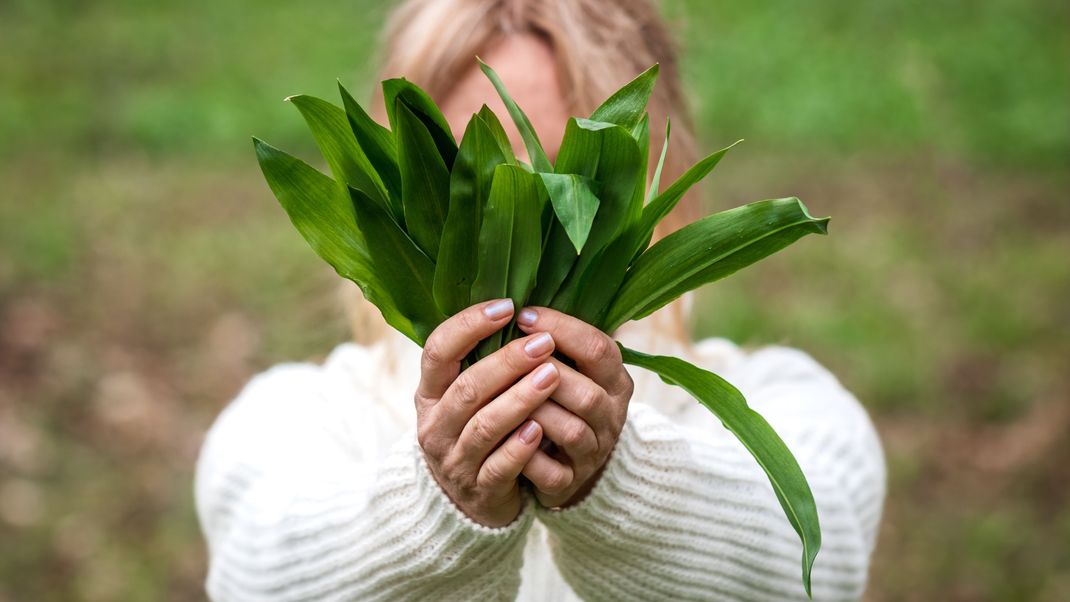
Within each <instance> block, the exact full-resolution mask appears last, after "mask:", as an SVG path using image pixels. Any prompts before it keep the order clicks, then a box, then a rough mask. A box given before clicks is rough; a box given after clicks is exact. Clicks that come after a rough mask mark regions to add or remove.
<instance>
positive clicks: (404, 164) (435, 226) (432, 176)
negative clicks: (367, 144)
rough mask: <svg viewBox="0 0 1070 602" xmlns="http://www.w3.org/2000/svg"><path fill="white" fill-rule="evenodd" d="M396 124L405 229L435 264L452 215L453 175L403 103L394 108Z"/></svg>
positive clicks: (427, 133)
mask: <svg viewBox="0 0 1070 602" xmlns="http://www.w3.org/2000/svg"><path fill="white" fill-rule="evenodd" d="M395 120H396V121H397V130H396V131H397V143H398V160H399V164H400V169H401V191H402V200H403V207H404V211H405V227H406V229H407V230H408V232H409V234H410V235H411V236H412V238H413V240H415V241H416V244H418V245H419V246H420V249H422V250H423V252H424V253H426V254H427V256H428V257H430V258H431V260H432V261H435V259H436V258H437V257H438V246H439V241H440V239H441V236H442V228H443V226H444V225H445V223H446V214H447V213H448V212H449V202H450V172H449V171H448V170H447V168H446V165H445V164H443V162H442V158H441V157H440V156H439V154H438V152H436V151H435V143H434V141H433V140H432V139H431V134H430V133H429V132H428V131H427V128H426V127H425V126H424V123H423V122H422V121H420V119H419V118H418V117H417V116H416V114H415V113H413V112H412V110H411V109H409V107H408V105H406V104H405V103H404V102H403V101H401V100H398V101H397V106H396V107H395Z"/></svg>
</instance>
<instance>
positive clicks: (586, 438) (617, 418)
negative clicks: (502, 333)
mask: <svg viewBox="0 0 1070 602" xmlns="http://www.w3.org/2000/svg"><path fill="white" fill-rule="evenodd" d="M517 324H518V325H519V327H520V329H521V330H522V331H524V332H525V333H528V334H531V333H535V332H548V333H550V334H551V336H553V339H554V341H555V342H556V343H557V351H558V352H560V353H561V354H563V355H565V356H566V357H568V358H569V359H571V360H572V361H573V362H575V364H576V367H575V368H571V367H569V366H567V365H565V364H563V363H561V362H560V361H558V360H556V359H554V360H551V361H552V362H553V363H554V364H555V365H556V366H557V369H558V373H559V374H560V377H561V380H560V384H559V385H558V388H557V390H556V391H555V392H554V395H553V398H552V401H547V402H545V403H543V404H542V405H541V406H539V408H538V409H536V410H535V412H534V413H533V414H532V415H531V418H533V419H534V420H535V421H537V422H538V423H539V424H540V425H542V427H543V432H544V439H549V440H550V441H553V442H554V444H555V445H556V446H557V448H558V450H559V451H560V452H562V453H563V455H564V456H565V457H561V455H558V454H555V456H556V457H555V456H552V455H550V454H548V453H546V451H545V450H542V449H540V450H539V451H537V452H536V453H535V456H534V457H532V459H531V460H529V461H528V463H527V465H526V466H525V467H524V471H523V474H524V476H526V477H527V478H528V480H529V481H531V483H532V485H533V486H534V487H535V495H536V497H537V498H538V500H539V503H540V504H542V505H543V506H546V507H550V508H554V507H567V506H571V505H572V504H575V503H577V502H579V501H580V500H582V499H583V498H584V497H586V496H587V494H588V493H589V492H590V491H591V489H592V488H593V487H594V484H595V483H596V482H597V481H598V477H599V476H600V475H601V474H602V468H603V467H604V466H605V463H606V460H607V459H608V458H609V454H610V452H612V451H613V446H614V445H616V443H617V437H619V436H620V432H621V430H622V429H623V428H624V421H625V419H626V418H627V415H628V402H629V400H630V399H631V397H632V390H633V383H632V379H631V377H630V376H629V375H628V372H627V371H626V370H625V369H624V363H623V361H622V360H621V355H620V349H618V348H617V344H616V343H615V342H614V341H613V339H611V338H610V337H609V336H608V335H606V334H605V333H603V332H602V331H600V330H598V329H597V328H595V327H594V326H591V325H590V324H587V323H586V322H583V321H582V320H579V319H577V318H573V317H572V316H568V315H566V314H563V313H561V312H559V311H555V310H552V309H549V308H546V307H527V308H524V309H522V310H521V311H520V313H519V314H518V315H517Z"/></svg>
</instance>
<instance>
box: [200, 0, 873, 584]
mask: <svg viewBox="0 0 1070 602" xmlns="http://www.w3.org/2000/svg"><path fill="white" fill-rule="evenodd" d="M669 42H670V40H669V37H668V35H667V33H666V30H665V27H664V25H663V24H662V23H661V22H660V21H659V19H658V18H657V15H656V13H655V12H654V10H653V9H652V7H651V6H650V5H649V4H648V2H647V1H646V0H628V1H620V0H552V1H547V0H413V1H410V2H407V3H405V4H404V5H402V6H401V7H400V8H399V9H397V11H396V13H395V15H394V17H393V19H392V21H391V25H390V27H389V28H388V36H387V44H386V48H387V58H388V60H387V62H386V66H385V68H384V76H396V75H404V76H406V77H408V78H409V79H412V80H414V81H416V83H418V84H420V85H421V86H423V87H424V88H425V89H427V90H428V92H429V93H430V94H431V95H432V97H434V98H435V99H436V101H437V102H439V104H440V105H441V106H442V107H443V111H444V113H445V114H446V116H447V118H448V120H449V121H450V124H451V126H452V127H453V128H454V130H455V131H458V132H459V131H461V130H462V128H463V125H464V123H465V122H466V121H467V118H468V116H469V115H470V114H471V113H472V112H474V111H475V110H478V108H479V106H480V105H481V104H482V103H484V102H486V103H488V104H490V105H491V108H493V109H495V111H496V112H497V113H498V114H499V115H503V116H504V115H505V112H504V110H503V108H502V107H501V105H500V103H499V102H497V100H496V96H495V95H494V93H493V90H492V88H490V86H489V84H487V83H486V82H485V80H484V79H483V77H482V75H480V74H479V73H478V71H477V69H476V68H475V64H474V61H473V57H474V56H475V55H476V54H479V55H480V56H482V57H483V58H484V59H486V60H487V62H488V63H490V64H491V65H492V66H494V67H495V68H496V70H497V71H498V72H499V73H500V74H501V76H502V78H503V79H504V80H505V82H506V85H507V86H508V87H509V88H510V90H511V91H512V92H513V93H514V96H515V97H516V98H517V99H518V102H519V103H520V104H521V105H522V106H523V107H524V108H525V109H526V110H527V111H528V113H529V116H530V117H531V119H532V121H533V122H534V125H535V127H536V129H537V131H539V132H540V135H541V136H542V138H543V142H544V144H545V146H546V147H547V151H548V152H549V153H550V155H551V156H553V155H554V154H555V152H556V148H557V146H558V145H559V144H560V140H561V134H562V127H563V124H564V123H565V121H566V118H567V117H568V116H569V115H585V114H588V113H589V112H590V111H591V109H592V108H593V106H594V105H595V104H596V103H597V102H598V101H599V100H601V99H602V98H605V97H606V96H608V94H609V93H611V92H612V91H613V90H614V89H615V88H616V87H618V86H619V85H620V84H622V83H624V82H625V81H627V80H628V79H630V78H631V77H632V76H634V75H635V74H637V73H639V72H640V71H641V70H643V69H644V68H646V67H648V66H649V65H651V64H653V63H654V62H660V64H661V76H660V80H659V82H658V86H657V88H656V90H655V94H654V97H653V98H652V100H651V104H650V111H651V117H652V127H651V131H652V132H660V131H663V128H662V127H660V126H659V125H658V124H661V125H663V124H664V119H665V116H666V115H667V114H671V115H672V116H673V118H674V119H675V122H674V123H675V126H676V127H674V129H673V135H674V137H673V148H672V150H671V151H670V157H672V158H673V161H672V163H671V164H670V165H669V166H668V167H667V172H668V175H667V177H670V178H671V177H673V176H675V175H678V174H679V173H680V172H681V171H682V168H683V167H686V166H687V165H688V164H689V163H690V162H691V161H692V159H693V154H694V153H693V152H692V151H691V144H690V137H689V136H688V135H687V134H688V128H687V125H686V120H685V119H683V117H684V116H685V111H684V107H683V103H682V101H681V91H680V84H679V79H678V75H677V69H676V60H675V55H674V52H673V50H672V46H671V44H670V43H669ZM511 135H512V136H513V137H514V139H513V143H514V146H515V147H516V148H517V149H518V152H522V151H521V149H522V148H523V145H522V144H521V143H520V140H519V136H518V135H516V132H515V131H513V132H511ZM655 138H656V136H655ZM651 146H652V148H655V149H657V148H660V140H655V141H654V143H652V145H651ZM694 202H695V201H694V200H693V199H690V200H688V201H686V202H685V203H684V204H683V205H682V207H681V208H680V209H679V211H678V213H676V214H674V215H673V216H671V220H672V221H671V222H670V227H673V226H677V227H678V226H679V225H681V224H682V223H686V222H688V221H690V220H691V219H693V216H694V213H695V212H696V207H695V205H694ZM688 213H690V215H689V214H688ZM354 311H355V315H356V316H357V318H358V319H357V321H356V323H357V324H358V329H359V332H358V334H359V335H360V336H362V337H363V338H364V340H365V342H366V343H367V344H366V345H357V344H345V345H342V346H340V347H339V348H338V349H336V350H335V351H334V352H333V353H332V354H331V356H330V357H329V358H328V360H327V361H326V363H325V365H323V366H313V365H305V364H301V365H285V366H279V367H276V368H273V369H272V370H270V371H268V372H266V373H264V374H262V375H260V376H258V377H257V378H255V379H254V380H253V381H252V382H251V383H250V384H249V385H248V386H247V387H246V389H245V390H244V391H243V392H242V393H241V395H240V396H239V397H238V398H237V399H236V400H235V401H234V402H233V403H232V404H231V405H230V406H229V407H228V408H227V409H226V410H225V411H224V412H223V414H222V415H221V416H220V418H219V419H218V421H217V422H216V424H215V425H214V426H213V427H212V430H211V432H210V433H209V435H208V437H207V440H206V442H205V445H204V448H203V450H202V453H201V458H200V462H199V464H198V471H197V483H196V494H197V509H198V513H199V515H200V518H201V523H202V526H203V529H204V532H205V534H206V537H207V539H208V543H209V552H210V557H211V566H210V572H209V576H208V591H209V593H210V595H211V596H212V598H214V599H217V600H257V599H264V600H324V599H343V600H366V599H376V600H490V599H501V600H511V599H520V600H574V599H578V598H582V599H598V600H678V599H703V600H711V599H712V600H794V599H805V594H804V592H803V588H802V585H801V583H800V566H799V558H800V555H801V545H800V543H799V541H798V538H797V536H796V535H795V533H794V531H793V530H792V529H791V527H790V525H789V523H788V522H787V520H786V519H785V518H784V516H783V512H782V510H781V509H780V506H779V505H778V503H777V501H776V498H775V496H774V494H773V491H772V488H771V487H770V485H769V483H768V481H767V479H766V477H765V475H764V473H762V471H761V470H760V469H759V467H758V466H757V464H756V463H755V462H754V460H753V459H752V458H751V457H750V456H749V455H748V454H747V452H746V451H745V450H744V449H743V447H742V446H741V445H740V444H739V443H738V442H737V441H736V440H735V439H734V438H733V437H732V436H731V435H730V434H728V433H727V432H726V431H725V430H724V429H723V428H722V427H721V426H720V424H719V423H718V421H717V420H716V419H715V418H714V417H713V416H711V415H710V414H709V413H708V412H707V411H706V410H705V409H703V408H701V407H700V406H699V405H698V404H697V403H695V402H694V401H693V400H692V399H691V398H690V397H689V396H688V395H687V394H686V393H684V392H683V391H681V390H678V389H674V388H672V387H669V386H667V385H664V384H663V383H661V382H660V381H658V380H657V379H656V378H653V377H650V376H649V375H645V374H641V373H635V374H634V375H632V374H629V372H628V371H627V370H626V369H625V367H624V366H623V365H622V363H621V359H620V355H619V353H618V352H617V348H616V346H615V345H614V344H613V342H612V340H611V339H610V338H609V337H607V336H605V335H604V334H602V333H601V332H599V331H597V330H596V329H594V328H592V327H590V326H589V325H587V324H584V323H582V322H580V321H578V320H576V319H573V318H570V317H568V316H565V315H562V314H560V313H557V312H554V311H552V310H549V309H546V308H515V307H513V306H512V304H511V302H509V301H508V300H496V301H490V302H486V303H481V304H477V305H475V306H473V307H471V308H469V309H467V310H465V311H463V312H461V313H459V314H457V315H456V316H454V317H452V318H450V319H449V320H447V321H446V322H444V323H443V324H442V325H441V326H439V328H438V329H436V330H435V331H434V333H432V335H431V336H430V338H429V339H428V341H427V345H426V346H425V349H424V350H423V351H421V350H420V349H419V348H417V347H416V346H415V345H413V344H411V343H410V342H408V341H407V340H405V339H403V338H402V337H401V336H400V335H397V334H396V333H393V331H389V330H388V329H386V328H385V326H383V325H382V323H381V318H378V316H377V315H376V314H374V313H373V312H370V311H369V310H368V307H367V306H366V305H358V307H357V308H356V309H355V310H354ZM685 314H686V307H685V306H684V305H682V304H679V303H678V304H676V305H674V306H672V307H670V308H667V309H665V310H663V311H661V312H658V313H657V314H655V315H654V316H651V317H650V318H648V319H646V320H644V321H642V322H639V323H631V324H629V325H627V326H625V327H622V328H621V330H620V331H619V332H617V333H615V336H616V337H617V338H619V339H621V340H622V341H623V342H625V344H628V345H631V346H634V347H636V348H638V349H643V350H646V351H650V352H654V353H667V354H673V355H678V356H681V357H684V358H686V359H688V360H689V361H692V362H694V363H696V364H698V365H701V366H704V367H706V368H709V369H711V370H715V371H716V372H718V373H720V374H722V375H723V376H724V377H725V378H727V379H728V380H729V381H731V382H733V383H734V384H736V385H737V386H738V387H739V388H740V389H741V390H742V391H743V392H744V394H745V395H746V396H747V398H748V400H749V401H750V403H751V405H752V406H753V407H754V408H755V409H756V410H757V411H759V412H760V413H762V414H763V415H764V416H765V417H766V418H767V419H768V420H769V422H771V423H772V424H773V426H774V427H775V428H776V429H777V431H778V432H779V433H780V434H781V436H782V437H783V438H784V440H785V441H786V442H787V444H788V446H789V447H790V448H791V449H792V451H793V452H794V453H795V455H796V457H797V458H798V460H799V462H800V464H801V466H802V468H803V470H804V472H805V473H806V475H807V477H808V479H809V481H810V484H811V486H812V488H813V490H814V496H815V499H816V501H817V504H818V510H819V512H820V515H821V524H822V529H823V535H824V547H823V549H822V551H821V554H820V556H819V557H818V559H817V562H816V564H815V567H814V573H813V583H814V597H815V599H819V600H856V599H858V598H860V597H861V595H862V591H863V589H864V585H865V580H866V573H867V568H868V562H869V557H870V554H871V552H872V549H873V546H874V542H875V537H876V532H877V526H878V523H879V518H880V513H881V506H882V503H883V499H884V487H885V483H884V479H885V473H884V462H883V457H882V453H881V448H880V443H879V441H878V439H877V436H876V433H875V431H874V429H873V427H872V425H871V423H870V421H869V418H868V417H867V415H866V413H865V411H864V410H863V409H862V408H861V406H860V405H859V404H858V402H857V401H856V400H855V399H854V398H853V397H852V396H851V395H850V394H849V393H848V392H846V391H845V390H844V389H843V388H842V387H841V386H840V385H839V383H838V382H837V381H836V379H835V378H834V377H833V376H832V375H830V374H829V373H828V372H826V371H825V370H824V369H822V368H821V367H820V366H818V365H817V364H816V363H815V362H814V361H813V360H811V359H810V358H809V357H808V356H806V355H805V354H803V353H801V352H798V351H793V350H789V349H784V348H769V349H764V350H761V351H758V352H755V353H746V352H744V351H742V350H740V349H739V348H737V347H736V346H734V345H733V344H731V343H729V342H728V341H725V340H719V339H718V340H707V341H702V342H700V343H697V344H690V343H688V342H687V340H686V338H685V337H684V335H683V319H684V317H685ZM514 317H515V318H516V320H517V322H518V323H519V324H520V325H521V329H522V330H523V331H524V333H525V334H526V335H527V336H525V337H524V338H522V339H519V340H517V341H515V342H513V343H511V344H510V345H508V346H507V347H505V348H503V349H502V350H501V351H499V352H497V353H496V354H494V355H492V356H490V357H488V358H486V359H484V360H483V361H481V362H479V363H478V364H476V365H474V366H472V367H471V368H469V369H468V370H466V371H464V372H460V363H459V361H460V359H461V358H462V357H463V356H464V355H465V354H466V353H467V351H468V350H470V349H471V348H472V347H473V346H474V345H475V344H476V342H478V341H479V340H480V339H482V338H484V337H486V336H488V335H489V334H491V333H492V332H494V331H495V330H497V329H499V328H501V327H502V326H503V325H505V324H507V323H508V322H509V321H510V320H511V319H512V318H514ZM369 339H371V340H369ZM555 351H556V352H557V354H559V355H562V356H565V357H567V358H569V359H570V360H572V362H570V364H569V365H566V364H564V363H561V362H559V361H557V359H555V358H554V356H553V353H554V352H555ZM414 398H415V403H413V399H414ZM551 443H552V445H551ZM525 483H530V489H529V487H528V486H527V485H525ZM529 491H530V493H529Z"/></svg>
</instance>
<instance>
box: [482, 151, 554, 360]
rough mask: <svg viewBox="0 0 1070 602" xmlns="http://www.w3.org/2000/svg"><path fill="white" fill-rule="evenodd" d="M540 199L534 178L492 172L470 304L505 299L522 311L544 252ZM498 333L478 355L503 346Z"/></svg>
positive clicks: (509, 170) (506, 168) (516, 171)
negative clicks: (540, 226) (540, 225)
mask: <svg viewBox="0 0 1070 602" xmlns="http://www.w3.org/2000/svg"><path fill="white" fill-rule="evenodd" d="M543 202H544V197H543V196H542V189H541V187H540V186H539V182H538V179H537V176H535V175H534V174H531V173H528V172H526V171H524V170H523V169H522V168H520V167H517V166H514V165H499V166H498V167H497V168H496V169H495V170H494V181H493V183H492V184H491V187H490V196H489V197H488V198H487V205H486V208H485V209H484V211H483V224H482V226H481V227H480V230H479V254H478V257H479V270H478V272H477V273H476V279H475V282H474V283H473V285H472V299H471V300H472V303H479V302H481V301H487V300H489V299H498V298H502V297H509V298H510V299H512V300H513V303H514V306H515V307H518V308H519V307H522V306H523V305H524V303H525V302H526V301H527V300H528V296H529V295H530V294H531V290H532V288H534V286H535V275H536V271H537V269H538V265H539V256H540V254H541V253H542V232H540V231H539V227H538V225H539V223H540V219H541V214H542V210H543ZM501 336H502V332H501V331H499V332H498V333H496V334H495V335H494V336H492V337H491V338H489V339H487V340H486V341H484V342H483V343H482V344H480V346H479V354H480V356H483V357H485V356H486V355H488V354H490V353H493V352H494V351H496V350H497V349H498V348H499V347H500V346H501Z"/></svg>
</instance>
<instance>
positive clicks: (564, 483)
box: [542, 468, 572, 494]
mask: <svg viewBox="0 0 1070 602" xmlns="http://www.w3.org/2000/svg"><path fill="white" fill-rule="evenodd" d="M569 485H572V473H571V472H570V471H569V470H567V469H563V468H558V469H557V470H554V471H551V472H550V473H548V474H547V475H546V478H545V479H543V483H542V490H543V491H545V492H546V493H551V494H556V493H564V491H565V490H566V489H568V487H569Z"/></svg>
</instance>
